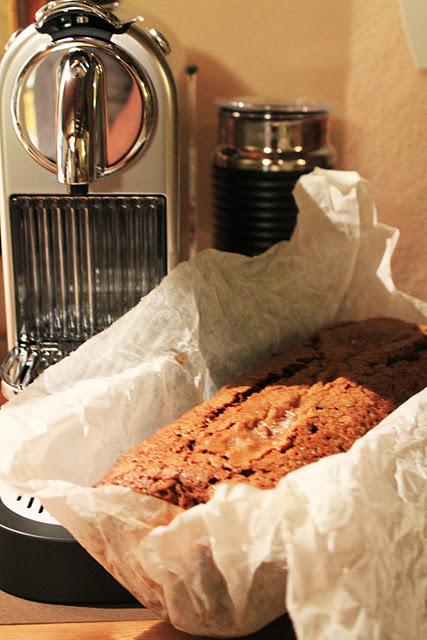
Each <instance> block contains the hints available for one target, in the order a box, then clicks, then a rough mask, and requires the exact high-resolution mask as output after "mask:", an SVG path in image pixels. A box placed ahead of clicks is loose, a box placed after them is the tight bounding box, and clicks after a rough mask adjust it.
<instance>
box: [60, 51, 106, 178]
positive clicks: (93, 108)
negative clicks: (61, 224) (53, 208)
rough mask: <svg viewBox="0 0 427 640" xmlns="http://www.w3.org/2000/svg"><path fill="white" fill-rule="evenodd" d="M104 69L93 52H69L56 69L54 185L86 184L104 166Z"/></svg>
mask: <svg viewBox="0 0 427 640" xmlns="http://www.w3.org/2000/svg"><path fill="white" fill-rule="evenodd" d="M106 110H107V105H106V90H105V69H104V65H103V64H102V62H101V60H100V58H99V57H97V56H96V55H95V54H94V53H93V52H89V51H85V50H80V49H78V48H73V49H72V50H71V51H70V52H69V53H66V54H65V55H64V57H63V58H62V60H61V62H60V64H59V68H58V97H57V107H56V149H57V154H56V157H57V161H56V164H57V170H58V181H59V182H62V183H64V184H67V185H74V184H89V183H90V182H94V180H96V179H97V177H98V176H99V175H103V173H104V171H105V169H106V166H107V142H106V135H107V120H106Z"/></svg>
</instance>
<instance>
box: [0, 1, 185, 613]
mask: <svg viewBox="0 0 427 640" xmlns="http://www.w3.org/2000/svg"><path fill="white" fill-rule="evenodd" d="M187 69H188V67H187V64H186V60H185V56H184V55H183V51H182V49H181V48H180V47H179V45H178V43H176V42H174V40H173V39H172V37H171V36H170V35H168V37H167V38H166V36H165V35H164V34H163V33H162V32H161V31H160V30H159V28H158V26H157V25H156V24H155V23H153V22H151V21H150V20H149V19H147V18H146V17H145V16H144V17H142V16H136V17H135V16H132V15H129V14H128V13H127V12H126V3H125V2H110V3H105V2H104V3H101V2H92V1H89V0H62V1H52V2H48V3H47V4H46V5H45V6H44V7H42V8H41V9H40V10H39V11H38V12H37V14H36V16H35V22H34V23H33V24H31V25H30V26H28V27H27V28H25V29H24V30H23V31H22V32H17V33H15V34H13V36H12V37H11V38H10V40H9V43H8V45H7V51H6V53H5V55H4V57H3V60H2V63H1V67H0V100H1V102H0V122H1V135H0V169H1V170H0V181H1V182H0V187H1V188H0V208H1V241H2V255H3V268H4V281H5V297H6V315H7V339H8V349H9V352H8V355H7V357H6V360H5V361H4V363H3V366H2V370H1V376H2V390H3V393H4V395H6V396H11V395H12V394H13V393H16V392H19V391H20V390H21V389H23V388H24V387H26V386H27V385H28V384H29V383H31V382H32V381H33V380H34V379H35V377H36V376H37V375H38V374H39V373H40V372H42V371H43V370H44V369H45V368H46V367H48V366H50V365H51V364H53V363H55V362H57V361H59V360H60V359H61V358H63V357H64V356H66V355H68V354H69V353H70V352H72V351H73V350H74V349H76V348H77V347H78V346H79V345H80V344H82V342H84V341H85V340H87V339H88V338H90V337H91V336H93V335H94V334H96V333H97V332H99V331H101V330H103V329H104V328H106V327H108V326H109V325H110V324H111V323H112V322H114V320H115V319H117V318H118V317H119V316H121V315H122V314H123V313H125V312H126V311H127V310H129V309H130V308H131V307H132V306H134V305H135V304H136V303H137V302H138V301H139V299H140V298H141V297H142V296H143V295H145V294H146V293H148V292H149V291H150V290H151V289H152V288H153V287H155V286H156V285H157V284H158V283H159V281H160V280H161V279H162V277H163V276H164V275H165V274H167V273H168V272H169V271H170V270H171V269H173V267H174V266H175V265H176V264H177V263H178V262H179V260H180V259H181V257H182V256H183V255H185V228H186V227H185V215H183V216H182V215H181V212H185V211H186V207H187V201H188V189H187V184H188V178H189V175H188V170H187V167H188V163H189V155H190V154H189V148H188V142H187V141H188V140H190V139H191V135H189V131H188V129H189V122H188V120H189V118H188V113H189V111H188V105H187V101H188V92H187V86H188V85H187V76H188V72H187ZM193 72H194V67H191V72H190V73H193ZM183 229H184V233H182V230H183ZM182 239H184V242H182ZM0 557H1V561H0V589H3V590H5V591H9V592H11V593H14V594H16V595H20V596H24V597H27V598H30V599H35V600H42V601H50V602H65V603H70V602H73V603H76V602H84V603H90V602H92V603H95V602H98V603H99V602H123V601H128V600H129V599H131V596H130V595H129V594H128V593H127V592H125V590H124V589H123V588H122V587H121V586H120V585H119V584H117V583H116V582H115V581H114V580H113V578H112V577H111V576H110V575H109V574H107V573H106V572H105V571H104V570H103V569H102V567H100V566H99V565H98V564H97V563H96V562H95V561H94V560H93V559H92V558H91V557H90V556H89V555H88V554H87V553H86V552H85V551H84V550H83V549H82V548H81V547H80V546H79V545H78V544H77V542H76V541H75V540H74V539H73V538H72V536H71V535H70V534H68V532H67V531H65V529H63V528H62V527H61V526H60V525H59V524H58V523H57V522H56V521H54V520H53V518H51V517H50V515H49V514H48V513H46V511H45V510H44V509H43V506H42V505H41V504H40V503H39V502H38V500H37V499H35V498H34V497H32V496H26V495H19V494H16V493H14V492H13V491H12V492H2V494H1V496H0Z"/></svg>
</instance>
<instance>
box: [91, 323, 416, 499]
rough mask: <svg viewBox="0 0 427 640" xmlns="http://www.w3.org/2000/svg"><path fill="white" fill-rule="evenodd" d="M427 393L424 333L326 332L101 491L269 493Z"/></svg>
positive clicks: (188, 418)
mask: <svg viewBox="0 0 427 640" xmlns="http://www.w3.org/2000/svg"><path fill="white" fill-rule="evenodd" d="M426 385H427V325H415V324H410V323H406V322H403V321H401V320H395V319H390V318H375V319H370V320H364V321H359V322H346V323H342V324H340V325H335V326H334V327H330V328H327V329H323V330H322V331H320V332H319V333H318V334H317V335H316V336H313V337H312V338H311V339H309V340H308V341H307V342H306V343H305V344H303V345H300V346H297V347H293V348H291V349H288V350H287V351H286V353H285V354H283V355H280V356H276V357H274V358H273V359H271V360H270V361H269V362H267V363H266V364H264V365H263V366H261V367H259V368H257V369H255V370H254V371H251V372H249V373H248V374H246V375H244V376H241V377H240V378H239V379H238V380H236V381H235V382H234V383H233V384H230V385H227V386H225V387H223V388H222V389H221V390H220V391H219V392H218V393H217V394H216V395H215V396H213V397H212V398H211V399H210V400H208V401H207V402H204V403H203V404H201V405H198V406H197V407H195V408H194V409H192V410H191V411H188V412H187V413H185V414H184V415H183V416H181V417H180V418H178V420H176V421H175V422H173V423H172V424H169V425H167V426H166V427H163V428H161V429H159V430H158V431H157V432H156V433H155V434H154V435H153V436H152V437H151V438H149V439H147V440H145V441H144V442H142V443H141V444H139V445H138V446H136V447H134V448H133V449H131V450H130V451H129V452H127V453H125V454H124V455H122V456H121V457H120V458H119V460H118V461H117V463H116V464H115V465H114V466H113V468H112V469H111V470H110V471H109V472H108V473H107V474H106V476H105V477H104V478H103V479H102V480H101V481H100V482H99V483H98V485H97V486H101V485H105V484H116V485H123V486H127V487H130V488H131V489H133V490H134V491H137V492H139V493H143V494H147V495H152V496H156V497H158V498H162V499H164V500H167V501H168V502H171V503H173V504H177V505H179V506H181V507H183V508H189V507H192V506H194V505H196V504H199V503H201V502H206V501H207V500H209V498H210V497H211V496H212V493H213V491H214V488H215V485H216V484H217V483H219V482H223V481H232V482H248V483H250V484H252V485H255V486H257V487H260V488H264V489H267V488H272V487H274V486H275V485H276V484H277V482H278V481H279V480H280V479H281V478H282V477H284V476H285V475H286V474H287V473H289V472H290V471H293V470H294V469H298V468H299V467H301V466H304V465H306V464H309V463H311V462H314V461H316V460H318V459H319V458H322V457H324V456H327V455H331V454H334V453H339V452H343V451H347V450H348V449H349V448H350V447H351V445H352V444H353V443H354V442H355V440H356V439H357V438H359V437H361V436H363V435H364V434H365V433H366V432H367V431H369V430H370V429H372V428H373V427H374V426H376V425H377V424H378V423H379V422H380V421H381V420H382V419H383V418H384V417H385V416H387V415H388V414H389V413H391V412H392V411H393V410H394V409H395V408H396V407H397V406H399V405H400V404H402V403H403V402H405V400H407V399H408V398H410V397H411V396H412V395H414V394H415V393H417V392H418V391H420V390H421V389H423V388H424V387H425V386H426Z"/></svg>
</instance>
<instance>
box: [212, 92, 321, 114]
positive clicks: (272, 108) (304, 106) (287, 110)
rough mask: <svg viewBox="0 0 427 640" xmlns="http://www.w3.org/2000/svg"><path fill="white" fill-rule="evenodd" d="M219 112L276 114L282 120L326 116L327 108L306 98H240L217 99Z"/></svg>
mask: <svg viewBox="0 0 427 640" xmlns="http://www.w3.org/2000/svg"><path fill="white" fill-rule="evenodd" d="M216 104H217V106H218V108H219V109H220V110H221V111H227V112H235V113H236V115H237V114H246V115H250V114H256V115H257V116H261V117H262V115H263V114H273V113H274V114H275V115H276V114H277V115H278V116H282V117H283V118H290V117H294V116H299V117H304V116H315V115H326V114H328V113H329V110H330V109H329V107H328V106H327V105H324V104H320V103H318V102H315V101H313V100H310V99H307V98H297V99H296V100H292V101H284V100H280V98H277V97H276V98H274V97H262V96H261V97H258V96H242V97H236V98H232V99H219V100H217V102H216Z"/></svg>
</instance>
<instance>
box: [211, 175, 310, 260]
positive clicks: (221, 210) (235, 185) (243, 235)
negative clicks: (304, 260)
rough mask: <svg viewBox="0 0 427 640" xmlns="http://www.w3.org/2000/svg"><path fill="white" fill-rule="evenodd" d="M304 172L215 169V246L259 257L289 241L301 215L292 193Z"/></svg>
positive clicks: (213, 181)
mask: <svg viewBox="0 0 427 640" xmlns="http://www.w3.org/2000/svg"><path fill="white" fill-rule="evenodd" d="M303 173H304V172H300V171H289V172H287V171H280V172H279V171H278V172H267V171H258V170H244V169H229V168H224V167H217V166H214V167H213V180H212V183H213V202H214V246H215V247H216V248H217V249H221V250H223V251H233V252H236V253H243V254H245V255H256V254H258V253H262V252H263V251H265V250H266V249H268V248H269V247H271V245H273V244H275V243H276V242H280V241H281V240H289V239H290V237H291V236H292V233H293V231H294V229H295V225H296V219H297V213H298V209H297V205H296V203H295V200H294V197H293V195H292V190H293V188H294V186H295V183H296V181H297V180H298V178H299V177H300V176H301V175H302V174H303Z"/></svg>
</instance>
